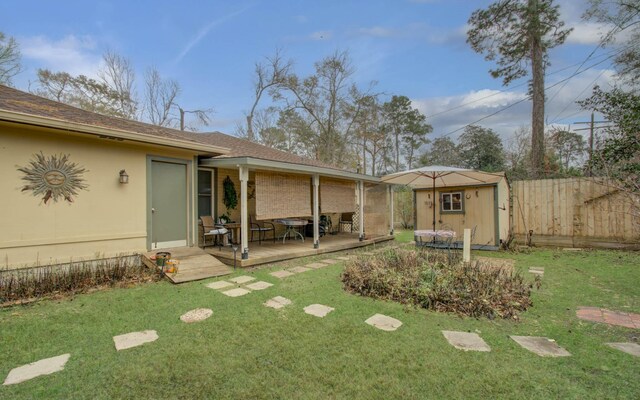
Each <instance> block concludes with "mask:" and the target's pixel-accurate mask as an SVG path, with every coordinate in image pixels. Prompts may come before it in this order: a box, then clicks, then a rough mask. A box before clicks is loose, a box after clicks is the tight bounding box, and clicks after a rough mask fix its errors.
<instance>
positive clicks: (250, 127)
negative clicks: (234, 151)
mask: <svg viewBox="0 0 640 400" xmlns="http://www.w3.org/2000/svg"><path fill="white" fill-rule="evenodd" d="M247 139H249V140H250V141H252V142H253V141H254V140H255V137H254V135H253V110H252V111H251V114H249V115H247Z"/></svg>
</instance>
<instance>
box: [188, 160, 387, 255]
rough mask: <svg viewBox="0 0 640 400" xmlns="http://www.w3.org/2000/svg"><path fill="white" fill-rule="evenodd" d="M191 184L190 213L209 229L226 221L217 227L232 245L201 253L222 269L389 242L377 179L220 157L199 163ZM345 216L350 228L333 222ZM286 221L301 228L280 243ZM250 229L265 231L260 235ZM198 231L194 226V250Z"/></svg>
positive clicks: (382, 194) (303, 165) (383, 198)
mask: <svg viewBox="0 0 640 400" xmlns="http://www.w3.org/2000/svg"><path fill="white" fill-rule="evenodd" d="M201 177H205V179H202V178H201ZM209 181H210V182H211V183H210V184H209V183H208V182H209ZM198 182H199V187H198V194H199V201H198V208H199V209H198V214H199V215H200V216H206V215H211V216H212V217H213V218H214V220H215V221H216V223H218V224H219V225H217V226H221V224H220V222H221V221H220V217H221V216H225V217H227V218H229V219H230V220H231V221H232V222H231V223H227V224H225V225H224V226H226V227H227V228H228V229H229V230H230V231H231V232H232V241H233V244H232V245H227V246H222V247H219V246H211V247H207V248H206V252H207V253H209V254H211V255H213V256H215V257H216V258H218V259H219V260H220V261H222V262H224V263H225V264H228V265H234V261H235V265H236V266H240V267H246V266H252V265H258V264H264V263H269V262H275V261H279V260H285V259H291V258H296V257H304V256H309V255H315V254H322V253H327V252H332V251H341V250H346V249H350V248H358V247H362V246H367V245H370V244H374V243H378V242H381V241H386V240H392V239H393V224H392V222H391V221H393V198H392V192H391V186H390V185H387V184H383V183H382V182H381V181H380V179H379V178H377V177H373V176H368V175H364V174H359V173H353V172H349V171H345V170H340V169H336V168H331V167H328V166H325V165H310V164H309V163H296V162H287V161H278V160H272V159H271V160H268V159H262V158H256V157H247V156H244V157H229V156H221V157H213V158H203V159H200V160H199V168H198ZM201 185H204V186H206V185H209V186H210V187H209V189H202V188H201V187H200V186H201ZM230 187H233V188H234V189H233V190H234V191H235V190H236V189H235V188H238V190H237V203H236V204H235V207H229V205H228V203H229V202H228V201H224V196H226V195H227V194H226V193H227V192H228V191H229V189H230ZM201 193H205V196H206V193H210V194H209V198H207V200H206V201H201V200H202V199H201V196H200V194H201ZM207 201H210V202H211V206H210V207H207ZM345 215H346V216H348V218H349V222H350V223H347V224H344V223H341V221H343V220H344V218H345ZM287 221H294V222H295V223H296V224H298V223H299V224H302V226H299V227H298V232H299V233H298V234H293V235H292V236H289V237H286V238H285V237H284V234H285V232H286V231H287V228H288V227H287V225H286V222H287ZM327 221H331V223H332V225H331V228H330V229H329V228H328V227H327V225H326V224H327ZM271 224H273V225H271ZM258 226H260V227H262V226H265V227H269V228H273V230H268V231H266V232H260V231H258V230H257V227H258ZM289 230H290V231H291V228H289ZM202 232H203V229H202V227H201V228H200V235H199V236H200V242H201V243H200V244H201V245H202V239H203V235H202ZM252 234H253V240H252ZM261 234H262V235H263V236H262V239H260V235H261ZM274 237H275V240H274ZM234 248H235V251H234ZM234 253H235V254H234Z"/></svg>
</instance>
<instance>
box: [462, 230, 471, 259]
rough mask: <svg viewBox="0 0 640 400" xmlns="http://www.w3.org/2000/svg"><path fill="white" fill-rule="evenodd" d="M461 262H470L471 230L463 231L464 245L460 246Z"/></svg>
mask: <svg viewBox="0 0 640 400" xmlns="http://www.w3.org/2000/svg"><path fill="white" fill-rule="evenodd" d="M462 261H464V262H465V263H468V262H471V229H465V230H464V243H463V245H462Z"/></svg>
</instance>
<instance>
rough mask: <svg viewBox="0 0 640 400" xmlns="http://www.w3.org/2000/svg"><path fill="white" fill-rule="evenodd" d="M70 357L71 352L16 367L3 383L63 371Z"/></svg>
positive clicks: (12, 382)
mask: <svg viewBox="0 0 640 400" xmlns="http://www.w3.org/2000/svg"><path fill="white" fill-rule="evenodd" d="M69 357H71V354H63V355H61V356H57V357H51V358H45V359H43V360H39V361H36V362H32V363H31V364H27V365H23V366H21V367H17V368H14V369H12V370H11V371H9V374H8V375H7V377H6V378H5V380H4V383H3V385H14V384H16V383H20V382H24V381H28V380H29V379H33V378H36V377H38V376H41V375H51V374H53V373H54V372H58V371H62V370H63V369H64V366H65V364H66V363H67V361H69Z"/></svg>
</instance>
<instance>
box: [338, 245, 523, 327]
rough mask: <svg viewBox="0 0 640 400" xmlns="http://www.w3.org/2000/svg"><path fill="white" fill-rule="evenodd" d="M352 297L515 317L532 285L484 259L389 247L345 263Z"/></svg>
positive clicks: (345, 277) (346, 283) (344, 279)
mask: <svg viewBox="0 0 640 400" xmlns="http://www.w3.org/2000/svg"><path fill="white" fill-rule="evenodd" d="M342 282H343V284H344V288H345V290H347V291H350V292H352V293H357V294H360V295H363V296H368V297H373V298H377V299H384V300H393V301H397V302H401V303H404V304H412V305H417V306H420V307H423V308H427V309H431V310H435V311H444V312H453V313H457V314H460V315H467V316H471V317H482V316H485V317H488V318H496V317H499V318H511V319H518V313H519V312H521V311H525V310H526V309H527V308H528V307H530V306H531V300H530V297H529V295H530V293H531V288H532V285H531V284H528V283H527V282H525V281H524V278H523V277H522V275H520V274H518V273H514V272H513V271H511V270H508V269H505V268H502V267H495V266H492V265H491V264H490V263H488V262H487V261H473V262H471V263H469V264H465V263H462V262H461V260H460V259H459V257H458V256H455V257H450V256H448V255H447V254H446V253H442V252H436V251H431V252H429V251H423V250H406V249H389V250H387V251H384V252H381V253H378V254H376V255H374V256H369V257H359V258H356V259H354V260H352V261H350V262H349V263H348V264H347V266H346V268H345V271H344V273H343V274H342Z"/></svg>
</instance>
